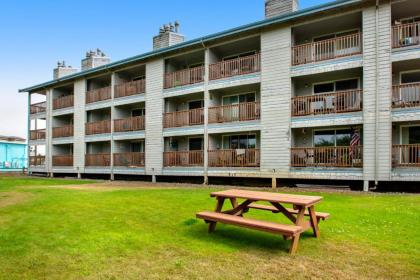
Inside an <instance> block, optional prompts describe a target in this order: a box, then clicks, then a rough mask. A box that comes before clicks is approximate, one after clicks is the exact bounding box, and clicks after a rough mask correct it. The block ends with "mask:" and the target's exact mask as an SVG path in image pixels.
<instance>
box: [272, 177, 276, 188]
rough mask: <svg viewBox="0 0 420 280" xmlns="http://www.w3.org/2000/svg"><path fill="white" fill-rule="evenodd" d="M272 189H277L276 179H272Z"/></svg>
mask: <svg viewBox="0 0 420 280" xmlns="http://www.w3.org/2000/svg"><path fill="white" fill-rule="evenodd" d="M271 188H272V189H276V188H277V178H276V177H273V178H271Z"/></svg>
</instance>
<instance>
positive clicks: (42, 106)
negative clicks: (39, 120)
mask: <svg viewBox="0 0 420 280" xmlns="http://www.w3.org/2000/svg"><path fill="white" fill-rule="evenodd" d="M30 108H31V109H30V111H31V114H38V113H43V112H45V111H46V110H47V102H45V101H44V102H39V103H35V104H31V107H30Z"/></svg>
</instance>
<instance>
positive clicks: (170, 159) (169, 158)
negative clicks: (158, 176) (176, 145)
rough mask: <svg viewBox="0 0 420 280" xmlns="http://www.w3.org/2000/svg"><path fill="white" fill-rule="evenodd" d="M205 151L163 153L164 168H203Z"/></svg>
mask: <svg viewBox="0 0 420 280" xmlns="http://www.w3.org/2000/svg"><path fill="white" fill-rule="evenodd" d="M203 164H204V151H202V150H194V151H171V152H164V153H163V166H165V167H177V166H178V167H188V166H203Z"/></svg>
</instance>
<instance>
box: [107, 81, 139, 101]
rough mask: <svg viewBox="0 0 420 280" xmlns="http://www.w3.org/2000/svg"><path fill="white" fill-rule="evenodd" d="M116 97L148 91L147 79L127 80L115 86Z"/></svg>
mask: <svg viewBox="0 0 420 280" xmlns="http://www.w3.org/2000/svg"><path fill="white" fill-rule="evenodd" d="M114 91H115V92H114V96H115V98H119V97H125V96H131V95H135V94H140V93H145V92H146V79H140V80H137V81H132V82H127V83H123V84H120V85H116V86H115V87H114Z"/></svg>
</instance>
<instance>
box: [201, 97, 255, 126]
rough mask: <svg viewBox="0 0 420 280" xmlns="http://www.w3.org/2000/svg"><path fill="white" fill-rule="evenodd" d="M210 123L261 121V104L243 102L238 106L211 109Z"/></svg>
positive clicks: (231, 105)
mask: <svg viewBox="0 0 420 280" xmlns="http://www.w3.org/2000/svg"><path fill="white" fill-rule="evenodd" d="M208 110H209V123H225V122H237V121H251V120H259V119H260V113H261V111H260V103H259V102H241V103H238V104H230V105H222V106H215V107H210V108H209V109H208Z"/></svg>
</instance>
